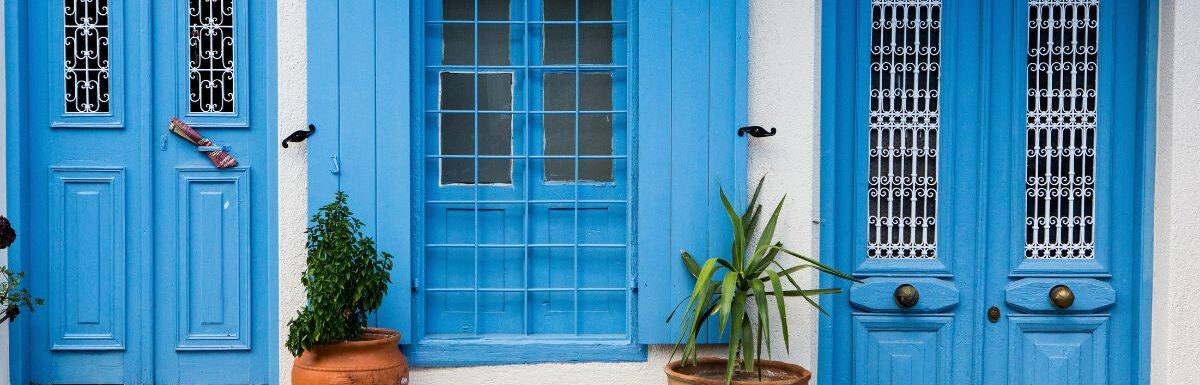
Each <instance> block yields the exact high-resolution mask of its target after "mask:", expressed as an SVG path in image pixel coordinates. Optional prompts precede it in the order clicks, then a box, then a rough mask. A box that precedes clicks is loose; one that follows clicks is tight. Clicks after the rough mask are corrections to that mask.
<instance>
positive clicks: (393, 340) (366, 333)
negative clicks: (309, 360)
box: [314, 327, 400, 349]
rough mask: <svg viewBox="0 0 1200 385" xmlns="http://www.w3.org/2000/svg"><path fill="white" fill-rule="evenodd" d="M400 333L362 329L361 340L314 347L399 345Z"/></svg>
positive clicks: (380, 329) (389, 330)
mask: <svg viewBox="0 0 1200 385" xmlns="http://www.w3.org/2000/svg"><path fill="white" fill-rule="evenodd" d="M399 342H400V332H398V331H395V330H392V329H385V328H371V327H369V328H363V338H362V339H359V340H354V341H342V342H334V343H329V344H322V345H317V346H314V348H316V349H320V348H323V347H327V346H339V347H368V346H375V345H399Z"/></svg>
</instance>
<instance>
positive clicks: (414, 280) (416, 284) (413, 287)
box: [412, 278, 421, 293]
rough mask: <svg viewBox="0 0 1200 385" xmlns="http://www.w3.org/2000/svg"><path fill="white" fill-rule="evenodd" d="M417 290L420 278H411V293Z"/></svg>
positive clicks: (419, 286) (419, 288)
mask: <svg viewBox="0 0 1200 385" xmlns="http://www.w3.org/2000/svg"><path fill="white" fill-rule="evenodd" d="M418 290H421V280H420V279H417V278H413V280H412V291H413V293H416V292H417V291H418Z"/></svg>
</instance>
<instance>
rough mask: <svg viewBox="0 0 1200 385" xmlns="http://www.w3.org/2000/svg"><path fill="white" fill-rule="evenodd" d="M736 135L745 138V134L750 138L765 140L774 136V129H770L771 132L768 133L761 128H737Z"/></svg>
mask: <svg viewBox="0 0 1200 385" xmlns="http://www.w3.org/2000/svg"><path fill="white" fill-rule="evenodd" d="M737 134H738V136H746V134H750V136H753V137H755V138H765V137H768V136H773V135H775V127H771V130H770V131H768V130H767V129H765V128H763V127H762V126H746V127H742V128H739V129H738V132H737Z"/></svg>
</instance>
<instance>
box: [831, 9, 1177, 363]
mask: <svg viewBox="0 0 1200 385" xmlns="http://www.w3.org/2000/svg"><path fill="white" fill-rule="evenodd" d="M826 4H827V5H829V7H828V8H827V9H826V10H825V12H827V14H826V16H825V17H826V21H827V22H829V25H831V26H830V27H828V28H827V29H826V31H827V34H826V35H827V37H824V38H823V39H826V41H825V42H824V44H826V46H825V47H826V54H825V58H826V59H825V60H826V61H827V63H833V64H835V65H833V66H832V68H827V69H826V70H825V75H824V76H825V77H826V79H825V80H824V81H825V82H826V85H825V91H824V92H825V95H824V97H823V100H824V101H826V102H827V104H826V107H825V108H826V109H825V111H826V114H827V116H826V117H825V131H824V133H825V135H824V137H823V140H824V142H823V143H824V146H826V148H829V149H831V151H830V152H829V153H828V154H827V155H826V157H825V164H824V170H823V172H824V176H823V178H822V183H823V184H828V185H827V186H826V188H825V192H824V194H825V196H824V199H823V201H824V202H823V210H822V211H823V213H824V214H823V219H824V221H823V229H822V230H823V231H824V234H823V242H822V244H823V247H824V249H823V254H824V257H825V258H826V259H827V260H830V261H832V262H834V263H836V264H837V265H838V266H839V267H840V268H842V269H844V270H847V271H852V272H853V273H854V274H855V275H856V276H858V277H860V278H862V279H863V281H864V282H863V283H861V284H854V285H848V288H849V293H848V295H845V296H841V297H831V298H829V299H827V304H828V305H829V306H830V307H831V308H832V310H833V313H834V317H832V318H831V319H830V320H829V321H828V322H829V327H828V328H827V329H825V334H824V335H823V339H822V345H823V348H822V349H823V350H822V361H823V362H822V368H821V369H822V370H821V375H820V377H821V381H822V383H824V384H856V385H868V384H869V385H876V384H880V385H882V384H1011V385H1035V384H1055V385H1075V384H1080V385H1083V384H1133V383H1144V382H1145V381H1146V379H1147V378H1148V377H1147V373H1146V371H1145V368H1146V363H1147V353H1146V352H1147V351H1148V349H1147V346H1148V340H1149V335H1148V333H1147V331H1148V328H1147V322H1148V320H1149V318H1148V316H1146V314H1147V313H1146V311H1147V310H1146V309H1147V308H1148V305H1149V295H1148V290H1149V286H1148V285H1147V284H1146V282H1147V281H1145V278H1144V277H1145V275H1146V274H1147V273H1148V268H1147V266H1149V265H1148V264H1147V263H1146V262H1147V261H1148V259H1149V258H1150V256H1149V254H1148V251H1147V250H1148V247H1147V245H1148V244H1149V232H1148V229H1149V226H1150V221H1149V219H1148V218H1149V215H1148V213H1149V212H1150V211H1149V210H1150V209H1151V207H1150V204H1149V203H1148V202H1151V200H1150V197H1151V188H1150V187H1151V186H1152V177H1151V176H1152V168H1151V167H1152V154H1153V147H1152V144H1153V142H1154V141H1153V124H1152V123H1153V121H1152V120H1151V118H1148V116H1152V115H1153V109H1152V107H1151V106H1152V105H1151V104H1148V103H1147V98H1153V92H1152V90H1153V76H1152V74H1153V66H1152V65H1149V66H1148V65H1147V63H1153V52H1154V51H1153V46H1154V41H1153V34H1152V32H1148V31H1153V29H1155V28H1157V27H1156V26H1154V24H1153V21H1154V20H1155V19H1154V17H1153V15H1154V14H1155V13H1156V12H1157V10H1156V9H1155V8H1154V7H1153V6H1152V5H1151V4H1148V3H1147V2H1140V1H1128V0H1020V1H978V0H968V1H950V0H946V1H938V0H920V1H912V0H858V1H831V2H826ZM828 65H829V64H827V66H828ZM1148 156H1151V157H1149V158H1148Z"/></svg>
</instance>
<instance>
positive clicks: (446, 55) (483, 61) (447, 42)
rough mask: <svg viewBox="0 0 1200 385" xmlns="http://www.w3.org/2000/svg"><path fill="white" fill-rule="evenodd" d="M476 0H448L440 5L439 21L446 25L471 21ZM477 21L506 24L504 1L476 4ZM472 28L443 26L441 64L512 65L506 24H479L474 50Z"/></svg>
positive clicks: (507, 5) (510, 30)
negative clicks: (444, 22) (477, 6)
mask: <svg viewBox="0 0 1200 385" xmlns="http://www.w3.org/2000/svg"><path fill="white" fill-rule="evenodd" d="M475 1H476V0H448V1H446V2H444V3H442V18H443V19H445V20H448V21H474V20H476V18H475ZM478 1H479V18H478V20H484V21H508V20H509V19H510V17H509V2H508V0H478ZM475 28H476V27H475V24H461V23H457V24H443V25H442V39H443V40H442V41H443V46H442V48H443V53H442V64H447V65H475V64H476V63H475V61H474V58H475V52H476V49H478V52H479V63H478V64H479V65H497V66H499V65H509V64H511V63H512V58H511V55H512V48H511V46H512V44H513V41H512V35H513V34H512V29H511V28H510V26H509V25H508V24H479V27H478V28H479V30H478V33H479V46H478V47H476V46H475V33H476V29H475Z"/></svg>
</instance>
